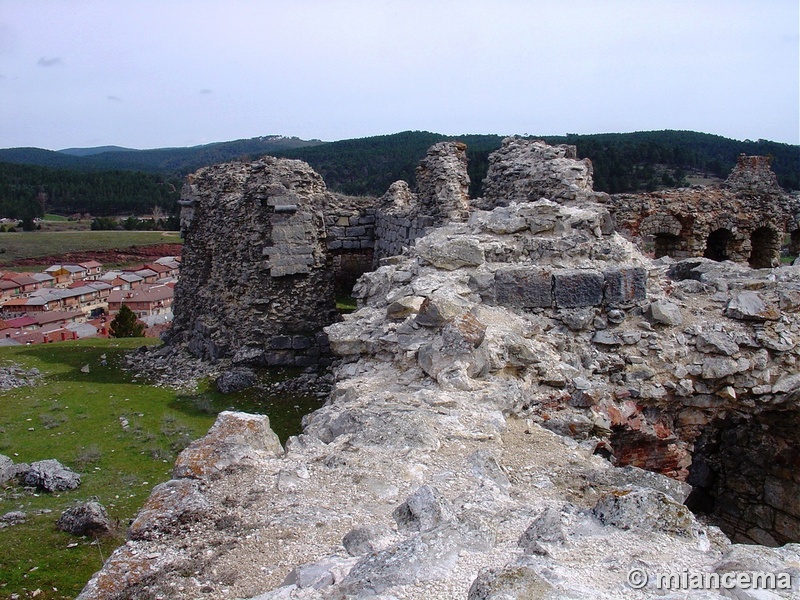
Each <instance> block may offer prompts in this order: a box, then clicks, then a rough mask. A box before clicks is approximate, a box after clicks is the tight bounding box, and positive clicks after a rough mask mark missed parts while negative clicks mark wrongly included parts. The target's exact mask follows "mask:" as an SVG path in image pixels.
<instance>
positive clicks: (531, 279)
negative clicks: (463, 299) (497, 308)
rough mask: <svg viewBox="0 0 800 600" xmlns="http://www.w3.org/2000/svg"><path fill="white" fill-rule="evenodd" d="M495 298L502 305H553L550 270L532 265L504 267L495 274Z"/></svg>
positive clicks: (534, 306) (537, 306) (530, 306)
mask: <svg viewBox="0 0 800 600" xmlns="http://www.w3.org/2000/svg"><path fill="white" fill-rule="evenodd" d="M494 290H495V298H496V301H497V303H498V304H500V305H502V306H511V307H513V308H546V307H550V306H552V305H553V276H552V274H551V273H550V271H547V270H545V269H536V268H530V267H524V268H518V269H504V270H502V271H497V273H495V276H494Z"/></svg>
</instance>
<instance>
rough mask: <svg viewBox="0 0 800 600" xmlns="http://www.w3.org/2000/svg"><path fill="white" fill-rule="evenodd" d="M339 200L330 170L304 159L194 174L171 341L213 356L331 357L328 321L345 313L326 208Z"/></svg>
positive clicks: (185, 194)
mask: <svg viewBox="0 0 800 600" xmlns="http://www.w3.org/2000/svg"><path fill="white" fill-rule="evenodd" d="M331 201H332V197H331V195H330V194H328V192H327V190H326V188H325V183H324V182H323V181H322V178H321V177H320V176H319V175H318V174H316V173H315V172H314V171H313V170H312V169H311V168H310V167H309V166H308V165H307V164H305V163H303V162H301V161H296V160H286V159H276V158H271V157H266V158H263V159H260V160H258V161H255V162H252V163H241V162H236V163H228V164H224V165H217V166H213V167H208V168H204V169H201V170H200V171H198V172H197V173H195V174H194V175H192V176H190V177H189V178H187V182H186V184H185V186H184V189H183V191H182V196H181V205H182V207H183V208H182V212H181V224H182V234H183V238H184V247H183V256H182V264H181V277H180V279H179V281H178V283H177V285H176V288H175V303H174V306H173V310H174V313H175V320H174V322H173V326H172V330H171V334H170V336H171V337H170V341H171V342H172V343H182V344H185V345H186V346H187V348H188V349H189V350H190V351H191V352H192V353H193V354H195V355H196V356H199V357H202V358H204V359H207V360H211V361H214V360H218V359H222V358H225V359H231V360H233V361H234V362H235V363H241V364H252V365H289V366H304V367H305V366H313V365H317V364H319V362H320V360H322V361H323V364H324V362H325V361H326V360H327V359H325V358H324V356H325V355H326V354H327V341H326V339H325V336H324V334H322V333H321V328H322V327H323V326H325V325H327V324H330V323H332V322H333V321H334V320H335V319H336V317H337V313H336V311H335V304H334V274H333V270H332V268H331V256H330V254H329V252H328V249H327V246H326V237H327V232H326V226H325V219H324V216H323V211H324V209H325V207H326V206H327V205H328V204H329V203H330V202H331ZM321 357H323V358H321Z"/></svg>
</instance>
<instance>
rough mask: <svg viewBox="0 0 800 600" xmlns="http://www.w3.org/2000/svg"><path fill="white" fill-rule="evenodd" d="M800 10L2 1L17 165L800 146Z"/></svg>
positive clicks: (671, 3) (745, 4)
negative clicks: (498, 137)
mask: <svg viewBox="0 0 800 600" xmlns="http://www.w3.org/2000/svg"><path fill="white" fill-rule="evenodd" d="M798 4H799V3H798V0H481V1H477V0H452V1H439V0H363V1H361V0H341V1H337V0H251V1H248V0H216V1H211V0H100V1H97V0H51V1H47V0H0V147H3V148H7V147H14V146H37V147H41V148H49V149H54V150H55V149H61V148H66V147H73V146H79V147H83V146H99V145H107V144H115V145H120V146H127V147H132V148H156V147H164V146H190V145H196V144H204V143H209V142H216V141H226V140H233V139H239V138H251V137H256V136H261V135H270V134H281V135H287V136H298V137H301V138H307V139H310V138H319V139H323V140H338V139H346V138H353V137H365V136H371V135H380V134H387V133H396V132H399V131H405V130H428V131H434V132H438V133H444V134H453V135H457V134H462V133H497V134H502V135H507V134H515V133H516V134H539V135H551V134H565V133H567V132H569V133H599V132H625V131H641V130H653V129H687V130H694V131H702V132H707V133H714V134H719V135H723V136H726V137H730V138H734V139H746V138H749V139H753V140H755V139H759V138H764V139H770V140H774V141H779V142H787V143H792V144H797V143H798V142H800V131H799V130H800V125H799V124H798V120H799V119H800V116H799V113H800V98H799V95H800V66H799V64H798V63H799V62H800V59H799V58H798V57H799V56H800V41H798V28H799V27H800V25H799V23H800V16H799V15H798Z"/></svg>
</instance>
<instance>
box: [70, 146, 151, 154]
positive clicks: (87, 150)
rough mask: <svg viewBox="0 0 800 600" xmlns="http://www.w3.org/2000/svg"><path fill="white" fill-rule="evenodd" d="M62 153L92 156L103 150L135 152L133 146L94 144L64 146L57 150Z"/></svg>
mask: <svg viewBox="0 0 800 600" xmlns="http://www.w3.org/2000/svg"><path fill="white" fill-rule="evenodd" d="M59 152H61V153H62V154H69V155H71V156H93V155H95V154H102V153H103V152H137V150H134V149H133V148H123V147H122V146H95V147H94V148H64V149H63V150H59Z"/></svg>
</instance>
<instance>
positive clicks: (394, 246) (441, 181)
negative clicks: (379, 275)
mask: <svg viewBox="0 0 800 600" xmlns="http://www.w3.org/2000/svg"><path fill="white" fill-rule="evenodd" d="M416 176H417V192H416V193H414V192H412V191H411V189H410V188H409V186H408V184H407V183H406V182H405V181H396V182H395V183H393V184H392V185H391V186H390V187H389V190H388V191H387V192H386V194H384V196H383V197H382V198H381V200H380V202H379V208H378V210H377V212H376V226H375V238H376V240H375V264H378V261H379V260H380V259H382V258H387V257H390V256H396V255H399V254H402V253H403V251H404V249H407V248H409V247H410V246H411V245H412V244H413V242H414V240H416V239H417V238H419V237H422V235H424V234H425V232H426V231H427V230H428V228H430V227H434V226H437V225H441V224H443V223H445V222H448V221H464V220H466V219H467V217H468V214H469V208H470V205H469V202H470V201H469V176H468V175H467V147H466V145H464V144H462V143H458V142H441V143H439V144H435V145H433V146H431V148H430V150H428V154H427V155H426V157H425V158H424V159H423V160H422V161H421V162H420V166H419V167H418V168H417V172H416Z"/></svg>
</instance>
